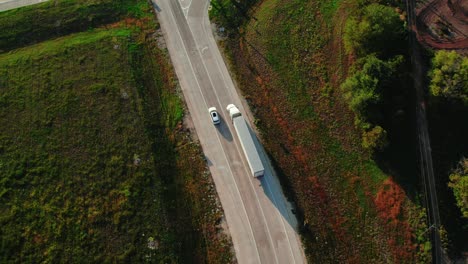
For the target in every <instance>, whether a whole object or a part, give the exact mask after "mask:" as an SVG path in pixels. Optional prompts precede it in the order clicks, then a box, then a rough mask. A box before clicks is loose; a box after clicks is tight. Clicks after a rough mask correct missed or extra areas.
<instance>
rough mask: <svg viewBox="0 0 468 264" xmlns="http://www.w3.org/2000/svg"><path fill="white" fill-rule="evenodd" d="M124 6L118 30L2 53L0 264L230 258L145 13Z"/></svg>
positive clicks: (197, 152)
mask: <svg viewBox="0 0 468 264" xmlns="http://www.w3.org/2000/svg"><path fill="white" fill-rule="evenodd" d="M97 2H99V3H104V2H105V1H97ZM121 2H122V3H124V4H125V6H126V7H125V9H126V10H127V11H126V12H128V14H130V15H129V18H128V19H125V20H124V21H122V22H118V23H114V24H112V25H104V24H102V25H101V26H103V27H102V28H100V29H92V28H89V29H88V28H87V30H86V32H81V33H75V34H69V32H74V31H75V30H72V29H70V28H68V27H67V26H64V28H63V29H64V32H67V33H64V34H63V35H65V36H63V37H58V38H56V37H57V36H56V35H54V36H48V37H47V38H55V39H51V40H47V41H43V42H39V43H37V44H34V45H30V46H26V47H23V48H19V49H14V50H11V51H9V52H8V53H0V76H1V78H0V175H1V178H0V225H1V226H2V228H1V231H0V262H1V263H64V262H70V263H142V262H149V263H187V262H195V263H228V262H230V260H231V254H232V253H231V251H230V247H231V245H230V241H228V240H227V238H226V237H225V236H224V235H223V234H222V233H221V232H220V226H219V222H220V219H221V217H222V211H221V210H220V206H219V205H218V204H217V201H216V198H215V197H216V191H215V190H214V187H213V183H212V182H211V180H210V178H209V176H208V173H207V168H206V164H205V162H204V160H203V158H202V154H201V149H200V147H199V146H197V145H196V144H193V142H191V140H190V138H189V137H188V135H187V133H186V132H184V130H183V129H181V120H182V117H183V112H184V109H183V104H182V102H181V100H180V98H179V97H178V96H177V95H176V92H175V88H176V84H177V81H176V79H175V76H174V73H173V70H172V67H171V66H170V64H169V62H168V58H167V57H166V55H165V54H164V51H162V50H160V49H158V48H157V43H156V40H154V39H153V38H152V39H147V40H145V36H146V34H154V31H155V27H156V25H157V24H156V22H155V21H154V19H153V15H152V13H151V12H150V10H151V9H150V7H149V5H148V3H146V2H143V1H140V2H138V3H136V4H132V3H134V2H133V1H121ZM87 3H90V4H94V2H93V1H89V2H87ZM60 4H69V5H74V4H76V2H74V1H61V2H60ZM60 4H59V5H60ZM45 7H48V6H47V5H42V6H41V5H39V6H38V9H37V10H36V9H34V8H33V7H28V8H25V9H19V10H14V11H12V12H5V13H1V15H0V25H2V23H3V22H4V21H9V20H10V19H11V20H15V19H17V17H16V14H18V13H17V12H19V13H21V12H36V11H37V12H40V13H41V12H44V13H47V12H49V11H50V13H48V14H42V15H44V17H47V16H49V17H50V16H53V15H54V14H55V12H56V11H57V10H56V9H54V8H51V9H50V10H49V9H47V8H46V9H44V8H45ZM81 8H83V10H84V11H83V12H85V13H87V12H91V11H92V10H93V8H91V9H90V10H91V11H90V10H88V9H86V8H90V6H87V5H83V6H82V7H81ZM104 9H105V10H107V9H106V8H104ZM74 11H76V10H74ZM93 12H94V11H93ZM5 14H9V16H8V15H5ZM71 14H73V13H71ZM87 14H89V13H87ZM105 14H106V12H104V13H100V14H99V15H98V16H101V15H105ZM2 19H3V20H2ZM15 21H17V20H15ZM20 21H22V20H18V21H17V22H18V23H19V22H20ZM21 27H22V25H20V24H18V30H19V31H20V28H21ZM106 28H109V29H106ZM77 31H80V30H79V29H77ZM2 32H3V31H2ZM20 35H21V33H18V35H15V36H20ZM43 38H46V37H44V36H42V35H41V37H40V38H38V39H36V40H35V41H33V42H38V41H42V40H43ZM0 39H2V40H4V39H5V38H3V36H2V37H1V38H0ZM11 43H13V42H11ZM14 43H16V44H18V46H23V45H26V43H25V42H14ZM16 44H15V45H16ZM8 45H10V44H8Z"/></svg>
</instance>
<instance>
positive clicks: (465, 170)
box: [448, 158, 468, 218]
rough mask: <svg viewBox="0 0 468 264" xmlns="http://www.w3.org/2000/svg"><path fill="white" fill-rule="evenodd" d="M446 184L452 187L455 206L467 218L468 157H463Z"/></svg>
mask: <svg viewBox="0 0 468 264" xmlns="http://www.w3.org/2000/svg"><path fill="white" fill-rule="evenodd" d="M449 178H450V182H449V183H448V186H449V187H450V188H452V191H453V194H454V195H455V200H456V201H457V206H458V207H459V208H460V210H461V212H462V215H463V217H465V218H468V159H467V158H463V159H462V160H461V161H460V163H459V166H458V167H457V168H456V169H455V170H454V171H453V172H452V174H450V177H449Z"/></svg>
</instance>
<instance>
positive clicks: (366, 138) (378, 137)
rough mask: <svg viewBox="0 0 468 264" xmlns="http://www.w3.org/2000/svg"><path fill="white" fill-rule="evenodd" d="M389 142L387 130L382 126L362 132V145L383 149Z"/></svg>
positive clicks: (368, 147)
mask: <svg viewBox="0 0 468 264" xmlns="http://www.w3.org/2000/svg"><path fill="white" fill-rule="evenodd" d="M387 144H388V141H387V132H386V131H385V130H384V129H383V128H382V127H381V126H375V127H374V128H372V129H371V130H370V131H365V132H363V133H362V146H363V147H364V148H366V149H372V150H383V149H384V148H385V147H386V146H387Z"/></svg>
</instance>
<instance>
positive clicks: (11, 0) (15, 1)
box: [0, 0, 48, 12]
mask: <svg viewBox="0 0 468 264" xmlns="http://www.w3.org/2000/svg"><path fill="white" fill-rule="evenodd" d="M46 1H48V0H0V12H2V11H6V10H10V9H15V8H19V7H22V6H28V5H34V4H39V3H42V2H46Z"/></svg>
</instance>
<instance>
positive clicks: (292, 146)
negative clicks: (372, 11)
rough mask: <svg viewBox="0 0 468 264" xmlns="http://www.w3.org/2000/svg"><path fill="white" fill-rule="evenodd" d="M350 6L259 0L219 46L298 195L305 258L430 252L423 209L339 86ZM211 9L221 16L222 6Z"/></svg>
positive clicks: (362, 259) (385, 257)
mask: <svg viewBox="0 0 468 264" xmlns="http://www.w3.org/2000/svg"><path fill="white" fill-rule="evenodd" d="M224 2H226V3H227V2H228V1H224ZM353 7H355V5H354V4H353V2H352V1H348V2H341V1H305V2H304V1H278V0H266V1H259V5H258V6H256V7H255V8H254V9H253V11H252V12H251V14H250V16H251V17H252V18H254V19H251V20H250V21H249V22H248V23H247V24H246V25H245V26H243V27H241V30H240V32H239V34H232V35H231V36H232V38H230V39H228V40H227V41H225V43H223V45H225V46H226V47H227V52H228V53H230V54H229V56H230V58H231V63H232V66H233V68H234V70H235V72H236V75H237V76H238V78H237V79H238V82H239V83H240V87H241V89H242V91H243V93H244V96H245V97H246V99H247V101H248V102H249V104H250V105H251V107H252V110H253V112H254V114H255V116H256V118H257V119H256V123H257V126H258V127H259V129H260V131H261V134H262V138H263V142H264V144H265V147H266V149H267V151H268V152H269V154H270V156H271V158H272V159H273V161H274V163H275V164H276V165H277V169H278V171H279V172H281V175H282V177H281V178H282V180H283V182H284V184H285V186H287V189H288V192H289V195H290V197H292V198H293V199H294V200H295V201H296V202H297V206H298V208H299V212H301V215H300V218H301V219H302V220H303V222H304V226H303V227H304V228H303V235H304V236H303V237H304V244H305V247H306V254H307V256H308V257H309V259H310V260H311V261H312V262H313V263H336V262H340V263H383V262H388V261H390V262H395V263H398V262H402V263H414V262H417V261H427V259H426V260H425V258H426V257H427V255H428V253H429V252H430V245H428V244H426V245H424V244H422V243H423V242H424V241H425V239H424V238H423V237H421V236H420V234H421V233H423V232H424V231H425V223H424V213H423V211H422V209H420V208H419V207H418V206H417V205H416V204H415V203H414V202H413V201H412V200H411V199H409V197H408V196H407V195H406V194H405V192H404V190H403V189H402V188H401V187H400V186H399V185H398V184H397V183H396V182H395V181H394V180H393V179H392V176H397V175H387V174H385V173H384V172H383V171H382V170H381V169H380V168H379V166H377V164H376V162H375V161H374V160H373V156H372V152H371V151H370V150H366V149H364V148H363V147H362V139H361V133H362V131H361V130H360V129H359V128H358V127H356V126H355V124H354V120H355V115H354V114H353V113H352V112H351V111H350V110H349V108H348V105H347V103H346V102H345V101H344V100H343V95H342V91H341V89H340V88H339V87H340V85H341V83H342V82H343V81H344V79H345V78H346V76H347V74H348V69H349V67H350V65H351V64H352V63H353V59H352V58H350V57H348V56H346V54H345V51H344V47H343V42H342V39H341V38H342V36H343V33H342V32H343V29H344V24H345V21H346V17H347V15H348V14H349V13H348V12H350V10H351V9H352V8H353ZM213 10H214V13H213V15H214V16H215V17H216V16H217V18H218V19H219V20H224V18H223V14H222V12H220V11H223V10H222V9H220V8H219V7H218V8H214V9H213ZM224 10H230V9H228V8H226V9H224ZM215 13H217V14H215ZM224 17H226V16H224ZM230 33H232V31H231V32H230ZM396 173H397V172H396ZM396 173H395V174H396Z"/></svg>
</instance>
